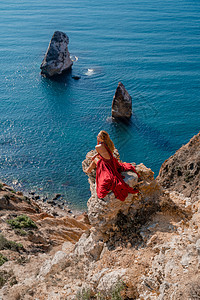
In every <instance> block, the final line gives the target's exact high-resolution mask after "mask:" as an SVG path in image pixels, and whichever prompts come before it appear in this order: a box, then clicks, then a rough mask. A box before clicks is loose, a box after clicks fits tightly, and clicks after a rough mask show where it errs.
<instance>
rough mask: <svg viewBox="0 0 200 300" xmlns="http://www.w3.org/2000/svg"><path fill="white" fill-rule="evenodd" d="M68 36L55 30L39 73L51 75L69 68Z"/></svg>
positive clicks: (46, 75)
mask: <svg viewBox="0 0 200 300" xmlns="http://www.w3.org/2000/svg"><path fill="white" fill-rule="evenodd" d="M68 44H69V37H68V36H67V35H66V34H65V33H64V32H61V31H55V32H54V34H53V36H52V39H51V41H50V43H49V46H48V49H47V52H46V54H45V57H44V59H43V61H42V64H41V66H40V69H41V75H43V76H44V77H52V76H55V75H60V74H62V73H63V72H64V71H67V70H70V69H71V67H72V65H73V62H72V60H71V58H70V54H69V51H68Z"/></svg>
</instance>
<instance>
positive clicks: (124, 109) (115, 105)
mask: <svg viewBox="0 0 200 300" xmlns="http://www.w3.org/2000/svg"><path fill="white" fill-rule="evenodd" d="M131 115H132V98H131V96H130V95H129V93H128V92H127V90H126V89H125V86H124V85H123V84H122V83H121V82H119V83H118V87H117V89H116V92H115V95H114V97H113V101H112V117H113V118H116V119H130V117H131Z"/></svg>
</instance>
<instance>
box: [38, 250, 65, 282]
mask: <svg viewBox="0 0 200 300" xmlns="http://www.w3.org/2000/svg"><path fill="white" fill-rule="evenodd" d="M68 263H69V261H68V255H67V254H66V253H65V252H64V251H58V252H56V254H55V255H54V257H53V259H49V260H47V261H45V263H44V265H43V266H42V267H41V269H40V273H39V275H38V277H39V278H40V277H45V276H46V275H48V274H49V273H51V274H53V273H55V272H59V270H60V271H61V270H63V269H64V268H66V266H67V265H68Z"/></svg>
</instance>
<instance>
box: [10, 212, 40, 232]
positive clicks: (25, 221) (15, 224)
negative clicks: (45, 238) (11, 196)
mask: <svg viewBox="0 0 200 300" xmlns="http://www.w3.org/2000/svg"><path fill="white" fill-rule="evenodd" d="M7 223H8V224H10V225H11V227H12V228H13V229H16V228H19V229H21V228H28V229H29V228H37V225H36V224H35V223H34V222H33V221H32V220H31V219H30V218H29V217H28V216H26V215H21V216H18V217H16V218H14V219H10V220H7Z"/></svg>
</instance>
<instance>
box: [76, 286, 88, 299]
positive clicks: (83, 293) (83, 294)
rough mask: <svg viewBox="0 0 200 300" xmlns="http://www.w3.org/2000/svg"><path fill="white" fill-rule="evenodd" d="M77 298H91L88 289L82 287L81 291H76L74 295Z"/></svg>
mask: <svg viewBox="0 0 200 300" xmlns="http://www.w3.org/2000/svg"><path fill="white" fill-rule="evenodd" d="M76 299H77V300H89V299H91V292H90V290H89V289H85V288H83V289H82V290H81V292H78V294H77V296H76Z"/></svg>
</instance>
